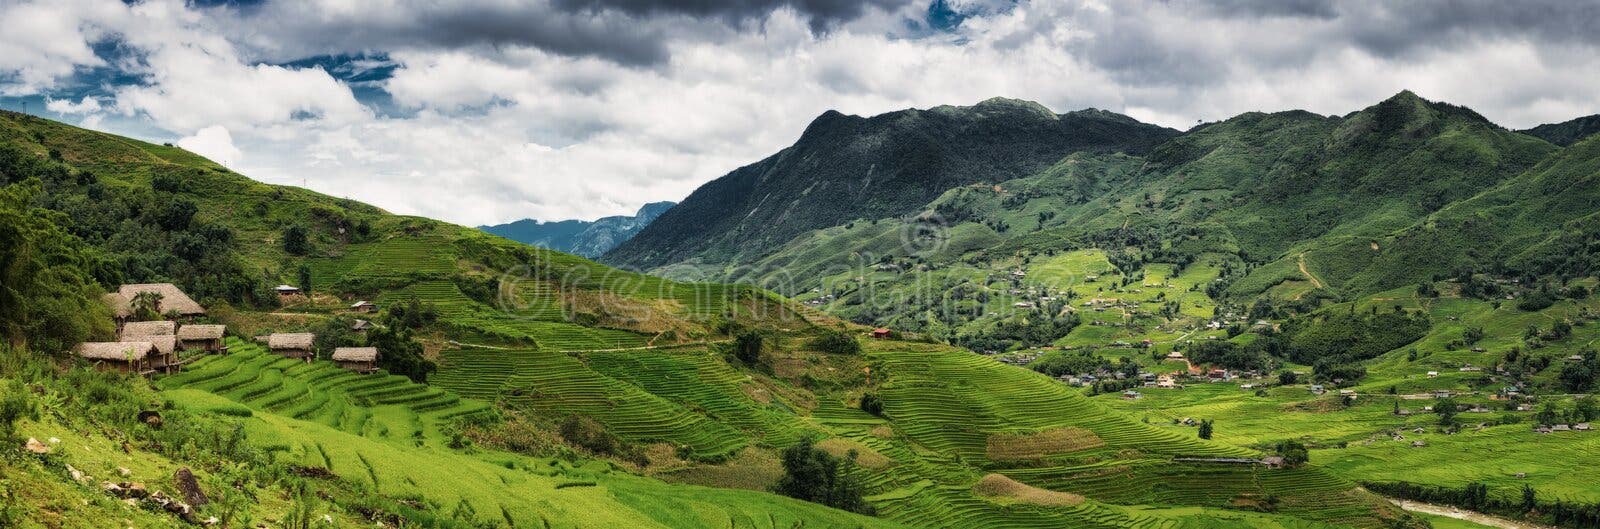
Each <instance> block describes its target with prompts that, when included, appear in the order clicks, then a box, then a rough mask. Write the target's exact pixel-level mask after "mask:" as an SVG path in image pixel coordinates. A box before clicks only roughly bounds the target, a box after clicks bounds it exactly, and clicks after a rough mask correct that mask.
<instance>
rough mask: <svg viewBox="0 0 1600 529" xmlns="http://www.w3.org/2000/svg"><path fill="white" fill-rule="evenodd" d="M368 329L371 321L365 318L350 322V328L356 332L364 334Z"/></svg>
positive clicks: (370, 326) (370, 327)
mask: <svg viewBox="0 0 1600 529" xmlns="http://www.w3.org/2000/svg"><path fill="white" fill-rule="evenodd" d="M370 329H372V322H370V321H367V320H356V321H354V322H351V323H350V330H351V331H352V332H355V333H356V334H366V333H367V331H368V330H370Z"/></svg>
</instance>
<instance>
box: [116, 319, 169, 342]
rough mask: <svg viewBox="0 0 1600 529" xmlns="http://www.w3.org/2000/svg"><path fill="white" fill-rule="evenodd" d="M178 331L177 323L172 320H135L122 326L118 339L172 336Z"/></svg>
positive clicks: (128, 340) (130, 340) (125, 340)
mask: <svg viewBox="0 0 1600 529" xmlns="http://www.w3.org/2000/svg"><path fill="white" fill-rule="evenodd" d="M177 333H178V323H177V322H173V321H135V322H129V323H128V324H126V325H123V326H122V332H121V333H118V334H117V337H118V338H119V339H118V341H122V342H132V341H138V340H134V339H133V338H139V337H142V336H172V335H175V334H177Z"/></svg>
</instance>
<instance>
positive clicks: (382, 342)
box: [367, 327, 439, 383]
mask: <svg viewBox="0 0 1600 529" xmlns="http://www.w3.org/2000/svg"><path fill="white" fill-rule="evenodd" d="M367 346H368V347H376V348H378V367H382V368H384V369H385V370H387V371H389V372H390V373H393V374H396V375H405V376H406V377H407V378H410V379H411V380H412V381H414V382H418V383H422V382H427V381H428V374H429V373H432V372H434V370H437V369H438V368H439V366H438V365H437V364H434V363H433V361H432V360H428V359H427V358H424V357H423V356H422V344H421V343H418V342H417V341H416V340H412V339H411V331H410V330H409V329H397V328H393V327H387V328H385V327H380V328H377V329H372V330H370V331H367Z"/></svg>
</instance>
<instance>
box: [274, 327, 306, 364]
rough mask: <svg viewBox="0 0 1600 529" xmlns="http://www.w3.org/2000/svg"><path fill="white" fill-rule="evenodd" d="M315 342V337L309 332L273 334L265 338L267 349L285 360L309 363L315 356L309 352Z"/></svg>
mask: <svg viewBox="0 0 1600 529" xmlns="http://www.w3.org/2000/svg"><path fill="white" fill-rule="evenodd" d="M316 340H317V336H316V335H315V334H311V333H309V332H298V333H282V332H280V333H273V334H272V335H271V336H268V337H267V349H270V350H272V352H273V353H276V354H279V355H282V356H284V357H285V358H297V359H302V360H305V361H307V362H310V361H312V360H314V359H315V358H316V355H315V354H313V353H312V352H311V344H312V343H314V342H316Z"/></svg>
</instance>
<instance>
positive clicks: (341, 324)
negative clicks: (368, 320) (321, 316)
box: [312, 297, 438, 382]
mask: <svg viewBox="0 0 1600 529" xmlns="http://www.w3.org/2000/svg"><path fill="white" fill-rule="evenodd" d="M437 319H438V311H437V309H435V308H434V307H433V306H432V305H431V304H427V303H423V302H422V301H419V300H417V299H416V298H414V297H413V298H411V299H409V300H406V301H404V302H401V303H395V304H393V305H391V306H389V307H388V308H387V309H385V311H384V316H383V320H382V323H383V324H382V325H380V326H377V327H375V328H373V329H370V330H368V331H366V334H365V335H362V334H359V333H356V332H355V331H353V330H352V329H351V324H352V323H354V321H355V320H354V318H352V317H350V316H341V317H337V318H331V319H328V320H327V321H325V322H324V323H323V324H321V325H319V326H317V327H316V328H314V329H312V331H313V332H314V333H315V334H316V336H317V339H316V344H315V347H316V349H317V350H318V351H321V352H322V354H323V355H324V356H326V355H329V354H332V353H333V350H334V349H335V348H338V347H362V346H365V347H376V348H378V352H379V355H378V367H381V368H383V369H385V370H387V371H388V372H390V373H393V374H396V375H405V376H406V377H407V378H410V379H411V380H413V381H416V382H426V381H427V379H428V374H430V373H433V372H434V371H435V370H437V369H438V365H437V364H435V363H434V362H433V361H432V360H428V359H427V358H425V357H424V356H423V348H422V343H421V342H419V341H417V340H416V339H415V335H416V333H417V332H418V331H419V330H421V329H422V328H423V327H425V326H427V325H430V324H432V323H433V322H434V321H436V320H437Z"/></svg>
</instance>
